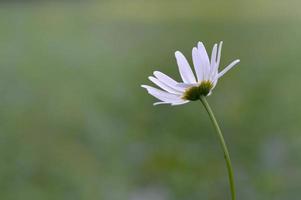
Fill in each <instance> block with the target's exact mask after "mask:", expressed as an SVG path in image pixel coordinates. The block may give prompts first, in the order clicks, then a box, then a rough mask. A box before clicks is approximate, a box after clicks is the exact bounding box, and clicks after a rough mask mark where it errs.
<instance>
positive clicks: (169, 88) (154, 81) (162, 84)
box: [148, 76, 182, 94]
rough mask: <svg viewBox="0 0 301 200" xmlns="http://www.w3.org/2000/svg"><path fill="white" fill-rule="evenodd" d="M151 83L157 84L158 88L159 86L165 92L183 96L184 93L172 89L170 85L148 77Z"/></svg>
mask: <svg viewBox="0 0 301 200" xmlns="http://www.w3.org/2000/svg"><path fill="white" fill-rule="evenodd" d="M148 78H149V80H150V81H152V82H153V83H154V84H156V85H157V86H159V87H160V88H162V89H163V90H165V91H167V92H169V93H172V94H182V92H180V91H177V90H175V89H173V88H171V87H169V86H168V85H166V84H164V83H163V82H161V81H160V80H158V79H156V78H155V77H152V76H150V77H148Z"/></svg>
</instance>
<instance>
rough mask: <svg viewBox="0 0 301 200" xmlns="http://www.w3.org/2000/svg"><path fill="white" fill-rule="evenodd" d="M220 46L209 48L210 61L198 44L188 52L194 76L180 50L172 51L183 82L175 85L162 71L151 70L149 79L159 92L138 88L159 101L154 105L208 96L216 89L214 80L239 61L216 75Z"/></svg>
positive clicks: (202, 46)
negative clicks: (190, 52)
mask: <svg viewBox="0 0 301 200" xmlns="http://www.w3.org/2000/svg"><path fill="white" fill-rule="evenodd" d="M222 45H223V42H220V43H219V45H217V44H215V45H214V46H213V49H212V53H211V58H210V59H209V57H208V54H207V51H206V49H205V47H204V45H203V43H202V42H199V43H198V45H197V47H194V48H193V49H192V62H193V66H194V71H195V74H196V76H195V75H194V72H193V71H192V69H191V67H190V65H189V63H188V61H187V59H186V58H185V56H184V55H183V54H182V53H181V52H180V51H176V52H175V56H176V60H177V64H178V67H179V72H180V75H181V78H182V80H183V82H177V81H175V80H174V79H172V78H170V77H169V76H167V75H165V74H163V73H162V72H159V71H155V72H154V76H150V77H149V80H150V81H152V82H153V83H154V84H156V85H157V86H158V87H160V88H161V89H162V90H161V89H157V88H154V87H151V86H148V85H141V87H143V88H145V89H146V90H147V91H148V93H149V94H150V95H152V96H154V97H155V98H157V99H159V100H160V102H157V103H154V105H158V104H171V105H181V104H185V103H188V102H190V101H196V100H199V99H200V97H201V96H209V95H210V94H211V93H212V90H213V89H214V87H215V86H216V84H217V80H218V79H219V78H220V77H222V76H223V75H224V74H225V73H226V72H227V71H229V70H230V69H231V68H232V67H234V66H235V65H236V64H237V63H239V62H240V60H234V61H233V62H232V63H230V64H229V65H228V66H227V67H225V68H224V69H223V70H222V71H221V72H218V68H219V64H220V59H221V50H222Z"/></svg>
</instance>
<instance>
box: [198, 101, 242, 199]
mask: <svg viewBox="0 0 301 200" xmlns="http://www.w3.org/2000/svg"><path fill="white" fill-rule="evenodd" d="M200 100H201V102H202V103H203V105H204V107H205V109H206V111H207V113H208V114H209V117H210V120H211V122H212V123H213V126H214V128H215V130H216V133H217V135H218V138H219V141H220V144H221V147H222V149H223V151H224V158H225V160H226V164H227V170H228V176H229V183H230V190H231V196H232V200H236V194H235V185H234V175H233V168H232V165H231V160H230V155H229V151H228V148H227V145H226V142H225V139H224V137H223V134H222V131H221V129H220V127H219V125H218V123H217V121H216V119H215V117H214V114H213V112H212V110H211V108H210V106H209V104H208V102H207V100H206V98H205V96H201V97H200Z"/></svg>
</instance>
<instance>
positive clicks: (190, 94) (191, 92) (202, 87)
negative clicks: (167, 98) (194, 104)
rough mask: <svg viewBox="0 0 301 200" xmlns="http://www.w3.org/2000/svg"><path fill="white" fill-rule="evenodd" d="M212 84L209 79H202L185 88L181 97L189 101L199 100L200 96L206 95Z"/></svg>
mask: <svg viewBox="0 0 301 200" xmlns="http://www.w3.org/2000/svg"><path fill="white" fill-rule="evenodd" d="M212 88H213V84H212V83H211V82H210V81H202V82H201V83H200V84H199V85H197V86H193V87H190V88H187V89H186V91H185V92H184V95H183V97H182V98H183V99H185V100H189V101H196V100H199V99H200V97H201V96H207V95H208V94H209V92H210V90H211V89H212Z"/></svg>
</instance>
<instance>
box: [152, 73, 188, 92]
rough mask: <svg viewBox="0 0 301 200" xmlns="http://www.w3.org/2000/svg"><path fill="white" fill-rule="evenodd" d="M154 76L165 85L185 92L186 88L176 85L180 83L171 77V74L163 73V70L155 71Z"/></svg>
mask: <svg viewBox="0 0 301 200" xmlns="http://www.w3.org/2000/svg"><path fill="white" fill-rule="evenodd" d="M154 76H155V77H156V78H157V79H158V80H160V81H161V82H162V83H164V84H165V85H167V86H169V87H171V88H173V89H174V90H177V91H179V92H184V90H183V89H182V88H179V87H177V86H176V85H177V84H178V82H177V81H175V80H173V79H172V78H170V77H169V76H167V75H165V74H163V73H162V72H159V71H155V72H154Z"/></svg>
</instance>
